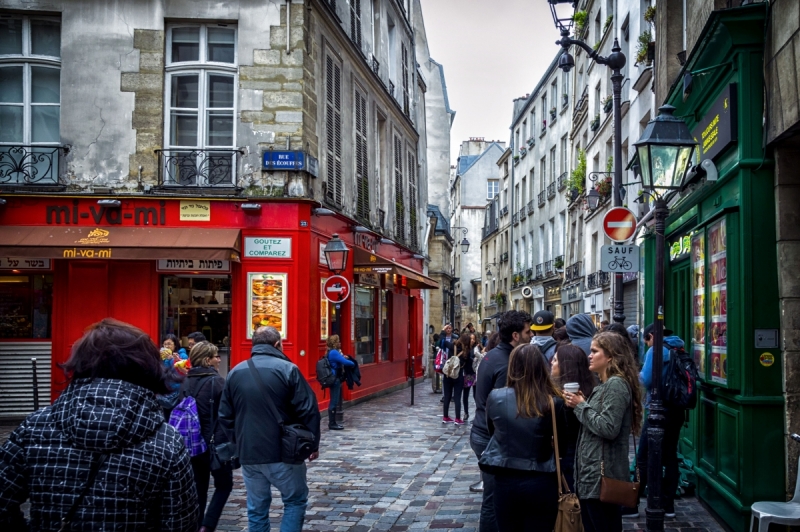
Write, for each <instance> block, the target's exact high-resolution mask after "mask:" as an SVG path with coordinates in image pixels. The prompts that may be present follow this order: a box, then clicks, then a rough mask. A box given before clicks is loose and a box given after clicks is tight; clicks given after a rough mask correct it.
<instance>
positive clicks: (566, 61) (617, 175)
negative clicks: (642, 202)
mask: <svg viewBox="0 0 800 532" xmlns="http://www.w3.org/2000/svg"><path fill="white" fill-rule="evenodd" d="M547 3H548V4H550V12H551V14H552V15H553V23H554V24H555V26H556V28H558V30H559V31H560V32H561V39H559V40H558V41H556V44H558V45H560V46H561V47H562V48H563V49H564V53H563V54H562V56H561V57H560V58H559V60H558V66H559V68H561V70H563V71H564V72H569V71H570V70H572V68H573V67H574V66H575V59H574V58H573V57H572V55H570V53H569V49H570V47H571V46H573V45H575V46H578V47H580V48H583V49H584V50H585V51H586V53H587V54H588V56H589V57H591V58H592V59H593V60H594V61H595V63H598V64H600V65H606V66H607V67H609V68H610V69H611V86H612V89H613V94H614V180H613V183H612V194H611V197H612V198H613V201H612V206H614V207H621V206H622V194H621V191H622V111H621V97H622V96H621V95H622V80H623V79H624V77H623V75H622V69H623V68H624V67H625V63H626V62H627V59H626V58H625V54H623V53H622V48H620V47H619V40H618V39H617V38H616V37H615V38H614V46H613V47H612V48H611V54H610V55H609V56H608V57H603V56H601V55H600V54H598V53H597V51H595V50H594V48H592V47H591V46H589V45H588V44H586V43H585V42H583V41H581V40H579V39H572V38H570V36H569V34H570V32H571V31H572V27H573V26H574V24H575V10H576V9H577V7H578V0H547ZM589 195H590V196H591V192H590V193H589ZM598 200H599V198H598ZM587 201H590V198H587ZM592 201H593V200H592ZM590 206H591V205H590ZM613 275H614V289H613V291H612V294H613V297H614V321H616V322H617V323H622V322H624V321H625V303H624V298H623V297H622V274H621V273H615V274H613Z"/></svg>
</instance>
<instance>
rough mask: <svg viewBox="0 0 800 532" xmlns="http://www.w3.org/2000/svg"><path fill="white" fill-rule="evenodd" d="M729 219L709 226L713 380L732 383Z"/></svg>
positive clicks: (710, 336) (710, 335) (710, 334)
mask: <svg viewBox="0 0 800 532" xmlns="http://www.w3.org/2000/svg"><path fill="white" fill-rule="evenodd" d="M725 233H726V231H725V220H721V221H719V222H717V223H716V224H714V225H712V226H711V227H710V228H709V229H708V252H709V261H708V267H709V270H710V275H709V284H710V288H711V292H710V297H711V324H710V326H709V328H710V330H709V340H710V342H711V380H712V381H714V382H717V383H720V384H727V383H728V286H727V282H728V269H727V247H726V234H725Z"/></svg>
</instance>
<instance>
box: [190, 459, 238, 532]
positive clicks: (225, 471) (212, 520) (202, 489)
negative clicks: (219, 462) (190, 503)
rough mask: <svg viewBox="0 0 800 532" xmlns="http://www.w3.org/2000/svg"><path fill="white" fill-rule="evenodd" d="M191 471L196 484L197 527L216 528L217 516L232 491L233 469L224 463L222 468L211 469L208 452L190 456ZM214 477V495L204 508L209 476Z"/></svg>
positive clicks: (220, 513)
mask: <svg viewBox="0 0 800 532" xmlns="http://www.w3.org/2000/svg"><path fill="white" fill-rule="evenodd" d="M192 471H193V472H194V482H195V485H196V486H197V502H198V507H199V508H200V518H199V520H198V524H197V527H198V528H200V527H201V526H204V527H207V528H210V529H211V530H214V529H215V528H217V523H218V522H219V517H220V515H222V510H223V509H224V508H225V503H226V502H227V501H228V497H229V496H230V494H231V491H233V469H231V466H230V464H226V465H225V466H224V467H223V468H222V469H219V470H217V471H211V457H210V456H209V452H208V451H206V452H204V453H203V454H199V455H197V456H193V457H192ZM211 476H213V477H214V495H213V496H212V497H211V502H210V503H209V505H208V509H206V501H207V500H208V485H209V483H210V480H211V479H210V477H211Z"/></svg>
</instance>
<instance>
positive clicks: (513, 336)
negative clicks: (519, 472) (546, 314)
mask: <svg viewBox="0 0 800 532" xmlns="http://www.w3.org/2000/svg"><path fill="white" fill-rule="evenodd" d="M531 321H532V320H531V315H530V314H528V313H527V312H520V311H518V310H509V311H508V312H505V313H503V315H502V316H500V319H499V320H498V324H497V326H498V332H499V333H500V343H499V344H498V345H497V347H495V348H494V349H492V350H491V351H489V352H488V353H486V356H484V357H483V360H482V361H481V365H480V371H478V378H477V381H476V382H475V386H476V387H477V388H476V390H475V421H473V422H472V432H471V433H470V442H469V443H470V446H471V447H472V450H473V451H475V455H476V456H477V457H478V459H479V460H480V457H481V454H483V451H484V450H485V449H486V446H487V445H488V444H489V438H490V434H489V427H488V426H487V424H486V399H487V398H488V397H489V394H490V393H491V391H492V390H494V389H495V388H505V386H506V377H507V374H508V357H509V355H511V350H512V349H514V348H515V347H516V346H518V345H519V344H527V343H530V341H531ZM481 478H482V479H483V503H482V504H481V528H480V532H492V531H495V530H497V521H496V519H495V515H494V475H490V474H489V473H485V472H484V473H481Z"/></svg>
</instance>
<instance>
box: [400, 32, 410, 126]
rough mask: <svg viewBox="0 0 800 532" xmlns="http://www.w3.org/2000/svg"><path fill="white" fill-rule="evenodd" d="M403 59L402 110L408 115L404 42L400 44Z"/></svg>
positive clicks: (406, 51) (406, 58) (406, 60)
mask: <svg viewBox="0 0 800 532" xmlns="http://www.w3.org/2000/svg"><path fill="white" fill-rule="evenodd" d="M401 50H402V59H403V112H404V113H405V114H406V115H408V114H409V112H410V109H409V101H408V49H407V48H406V45H405V43H403V44H402V46H401Z"/></svg>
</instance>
